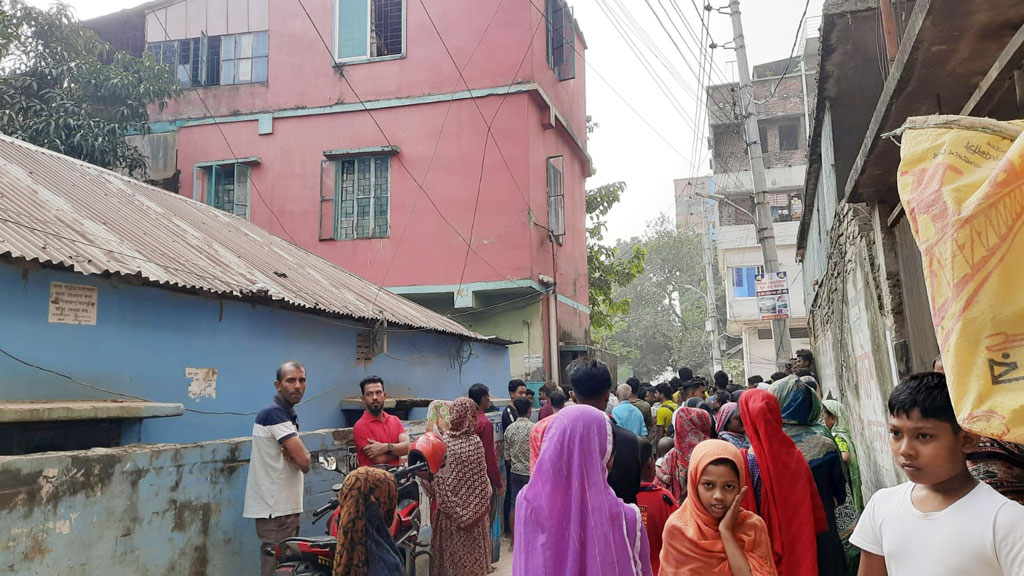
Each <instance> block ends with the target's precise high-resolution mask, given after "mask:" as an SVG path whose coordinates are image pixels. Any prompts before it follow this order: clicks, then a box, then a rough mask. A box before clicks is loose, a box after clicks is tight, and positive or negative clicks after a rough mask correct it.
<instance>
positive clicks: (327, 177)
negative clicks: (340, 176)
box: [320, 160, 338, 240]
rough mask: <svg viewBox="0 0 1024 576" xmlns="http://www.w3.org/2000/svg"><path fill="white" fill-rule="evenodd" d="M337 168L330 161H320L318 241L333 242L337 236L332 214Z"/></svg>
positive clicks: (335, 192) (335, 223)
mask: <svg viewBox="0 0 1024 576" xmlns="http://www.w3.org/2000/svg"><path fill="white" fill-rule="evenodd" d="M336 174H337V167H336V166H335V162H333V161H332V160H321V161H320V239H321V240H333V239H335V238H337V237H338V235H337V222H336V220H335V214H334V197H335V194H337V190H336V189H335V175H336Z"/></svg>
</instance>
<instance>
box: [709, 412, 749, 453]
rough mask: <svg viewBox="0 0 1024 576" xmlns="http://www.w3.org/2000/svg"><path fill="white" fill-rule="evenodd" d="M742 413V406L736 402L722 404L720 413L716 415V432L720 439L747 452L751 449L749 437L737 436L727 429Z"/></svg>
mask: <svg viewBox="0 0 1024 576" xmlns="http://www.w3.org/2000/svg"><path fill="white" fill-rule="evenodd" d="M739 411H740V405H739V404H737V403H736V402H726V403H725V404H722V407H721V408H719V409H718V413H717V414H715V432H717V433H718V437H719V438H721V439H722V440H725V441H726V442H728V443H729V444H732V445H733V446H735V447H737V448H739V449H741V450H746V449H747V448H750V442H749V441H748V440H747V437H746V436H745V435H743V434H735V433H733V432H729V431H727V430H726V429H725V427H726V426H728V425H729V420H730V419H731V418H732V417H733V414H736V413H737V412H739Z"/></svg>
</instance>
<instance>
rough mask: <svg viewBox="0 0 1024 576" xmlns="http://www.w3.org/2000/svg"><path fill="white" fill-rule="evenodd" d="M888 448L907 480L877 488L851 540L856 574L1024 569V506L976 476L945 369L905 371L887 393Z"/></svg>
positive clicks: (942, 575) (1015, 572)
mask: <svg viewBox="0 0 1024 576" xmlns="http://www.w3.org/2000/svg"><path fill="white" fill-rule="evenodd" d="M888 407H889V446H890V449H891V450H892V454H893V457H895V459H896V461H897V462H898V463H899V465H900V467H901V468H902V469H903V471H904V472H905V473H906V474H907V478H909V479H910V481H909V482H906V483H904V484H900V485H899V486H895V487H893V488H887V489H884V490H879V491H878V492H876V493H875V495H874V496H873V497H872V498H871V501H870V502H868V505H867V508H866V509H865V510H864V514H863V515H862V516H861V518H860V520H859V522H858V523H857V528H856V529H855V530H854V532H853V536H852V537H851V538H850V542H852V543H853V544H854V545H855V546H857V547H858V548H860V549H861V551H862V553H861V560H860V572H859V576H918V575H927V576H966V575H971V576H973V575H975V574H977V575H979V576H981V575H984V576H1020V575H1024V507H1022V506H1021V505H1019V504H1017V503H1016V502H1013V501H1011V500H1009V499H1007V498H1006V497H1004V496H1002V495H1001V494H999V493H998V492H996V491H995V490H993V489H992V488H991V487H989V486H988V485H987V484H984V483H981V482H978V481H977V480H976V479H975V478H974V477H973V476H971V473H970V471H969V470H968V469H967V458H966V454H967V453H968V452H969V451H970V449H971V448H972V447H973V446H974V445H975V444H976V443H977V441H978V436H976V435H975V434H972V433H970V432H967V431H966V430H963V429H962V428H960V425H959V424H958V423H957V421H956V415H955V413H954V411H953V405H952V403H951V402H950V399H949V390H948V389H947V388H946V379H945V376H944V375H942V374H937V373H932V372H929V373H923V374H914V375H911V376H908V377H907V378H906V379H905V380H904V381H903V382H902V383H900V385H899V386H897V387H896V388H895V389H894V390H893V392H892V394H891V395H890V396H889V406H888Z"/></svg>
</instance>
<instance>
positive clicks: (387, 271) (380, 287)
mask: <svg viewBox="0 0 1024 576" xmlns="http://www.w3.org/2000/svg"><path fill="white" fill-rule="evenodd" d="M504 1H505V0H501V1H500V2H498V6H497V7H496V8H495V9H494V12H493V13H492V14H491V18H490V20H488V22H487V26H485V27H484V31H483V32H482V33H481V34H480V38H479V39H478V40H477V43H476V45H475V46H474V47H473V51H472V52H471V53H470V55H469V58H468V59H467V60H466V64H465V66H469V64H470V62H472V61H473V57H474V56H476V53H477V50H479V48H480V45H481V44H482V43H483V40H484V38H485V37H486V36H487V32H488V31H489V30H490V29H491V24H493V23H494V19H495V17H496V16H497V15H498V11H499V10H500V9H501V6H502V5H503V4H504ZM423 10H424V12H427V8H426V6H423ZM427 17H428V18H430V14H429V12H427ZM430 22H431V24H432V25H433V27H434V31H435V33H437V35H438V38H439V39H440V40H441V42H442V44H444V39H443V38H441V33H440V32H439V31H438V29H437V26H436V25H434V21H433V18H430ZM314 29H316V26H315V25H314ZM539 29H540V23H538V24H537V27H536V28H535V29H534V31H533V36H531V38H530V44H529V45H528V46H527V49H526V55H529V53H530V48H531V47H532V46H533V42H534V38H535V37H536V35H537V31H538V30H539ZM319 33H320V31H319V29H317V34H319ZM321 41H323V37H322V36H321ZM325 44H326V43H325ZM445 51H446V52H447V53H448V56H449V58H450V59H451V61H452V64H453V65H454V66H455V69H456V71H457V72H458V74H459V80H461V81H462V82H463V84H465V86H466V88H467V89H468V90H469V91H470V95H472V92H473V90H472V88H470V86H469V83H468V82H466V79H465V77H464V76H463V74H462V70H461V69H460V68H459V65H458V63H456V62H455V59H454V58H453V57H452V54H451V51H449V50H448V47H447V45H445ZM331 58H332V60H333V58H334V54H333V53H332V54H331ZM525 59H526V56H525V55H524V57H523V60H522V61H521V62H520V64H519V68H517V69H516V72H515V74H513V75H512V81H511V82H510V83H509V88H508V90H506V92H505V95H503V96H502V100H501V103H502V104H504V101H505V96H507V95H508V92H509V91H510V90H511V88H512V85H513V84H514V83H515V80H516V78H517V77H518V76H519V70H520V69H522V65H523V62H525ZM457 87H458V81H456V83H455V86H453V87H452V90H451V92H452V97H451V98H449V100H448V108H447V109H446V110H445V114H444V119H443V120H442V121H441V127H440V128H439V129H438V133H437V139H436V140H435V141H434V150H433V152H432V153H431V156H430V162H429V163H428V164H427V170H426V172H425V173H424V176H423V181H424V182H426V178H427V175H429V173H430V167H431V166H433V163H434V156H435V155H436V154H437V149H438V145H439V144H440V142H441V135H442V133H443V132H444V126H445V124H446V123H447V121H448V114H449V113H450V112H451V107H452V102H453V101H454V100H455V89H456V88H457ZM472 100H473V104H474V105H475V106H476V110H477V112H478V113H479V114H480V117H481V119H483V120H484V123H485V124H487V132H488V134H489V135H490V137H491V138H493V139H494V143H495V145H497V144H498V141H497V138H494V135H493V134H492V133H491V123H488V122H487V118H486V117H485V116H484V114H483V110H481V108H480V105H479V104H478V103H477V101H476V99H475V98H473V99H472ZM500 110H501V105H500V104H499V106H498V109H497V110H496V111H495V113H494V118H497V115H498V111H500ZM492 122H493V119H492ZM486 152H487V137H486V136H485V137H484V155H483V156H484V158H486ZM498 152H499V153H500V155H501V158H502V161H503V162H505V168H506V169H507V170H508V173H509V176H511V178H512V183H513V184H515V186H516V190H517V191H518V192H519V195H520V196H522V198H523V201H524V202H525V203H526V208H527V211H528V213H531V212H532V210H533V207H532V205H531V204H530V200H529V198H528V197H527V196H525V195H524V194H523V191H522V189H521V188H520V187H519V182H518V181H516V178H515V175H514V174H513V173H512V168H511V167H510V166H509V164H508V161H507V160H505V155H504V154H503V153H501V147H500V146H499V147H498ZM480 171H481V172H480V174H481V180H480V184H482V183H483V159H481V168H480ZM479 190H480V189H479V186H478V188H477V199H478V200H479ZM419 197H420V192H417V193H416V198H415V200H414V201H413V206H412V209H410V211H409V215H408V216H407V217H406V220H405V225H404V226H403V227H402V232H401V233H400V235H399V237H398V240H397V242H396V245H395V249H394V252H392V255H391V258H390V259H389V260H388V266H387V268H386V269H385V270H384V276H383V277H382V278H381V281H380V285H378V287H377V292H376V293H375V294H374V297H373V302H374V304H376V302H377V297H378V296H379V295H380V292H381V290H383V288H384V284H385V283H386V282H387V278H388V274H390V272H391V266H392V265H393V264H394V262H395V256H396V255H397V254H398V251H399V250H400V249H401V246H402V241H403V240H404V239H405V232H406V230H407V229H408V227H409V222H410V220H412V216H413V214H415V211H416V205H417V204H418V203H419ZM473 218H474V224H475V221H476V207H474V209H473ZM470 240H472V231H471V232H470ZM468 262H469V250H468V249H467V251H466V261H465V263H464V264H463V269H462V275H460V278H459V289H461V288H462V281H463V278H464V275H465V271H466V268H465V265H466V263H468ZM506 277H507V275H506Z"/></svg>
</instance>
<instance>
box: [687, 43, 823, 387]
mask: <svg viewBox="0 0 1024 576" xmlns="http://www.w3.org/2000/svg"><path fill="white" fill-rule="evenodd" d="M817 53H818V43H817V38H806V39H805V41H804V42H803V51H802V52H801V53H800V54H801V55H800V56H797V57H795V58H793V59H792V60H789V59H784V60H778V61H774V62H768V63H766V64H760V65H757V66H754V69H753V75H752V81H753V87H754V90H753V92H754V99H755V100H757V102H758V104H757V111H758V115H759V122H758V128H759V141H760V144H761V151H762V153H763V154H764V165H765V171H766V179H767V184H768V188H767V190H768V199H769V202H770V204H771V212H772V219H773V221H774V223H775V236H776V242H777V246H778V253H779V262H780V264H781V268H782V270H785V271H787V272H788V273H789V278H790V285H791V290H790V314H791V317H790V319H789V320H790V323H789V329H790V336H791V338H792V343H793V349H794V350H796V349H799V348H805V347H807V346H808V345H809V340H808V333H807V312H806V308H805V306H804V298H803V294H802V291H801V290H793V289H792V287H794V286H797V287H799V286H801V285H802V281H801V279H800V275H801V269H800V266H799V265H798V264H797V263H796V232H797V227H798V226H799V220H800V216H801V215H802V214H803V201H802V199H801V196H802V193H803V185H804V173H805V172H806V169H807V134H808V130H807V125H808V114H809V113H810V111H811V110H813V108H814V96H813V94H811V93H809V92H808V87H809V86H811V87H813V85H814V79H815V75H816V72H817ZM707 90H708V119H709V133H710V137H709V145H710V147H711V150H712V159H713V160H712V161H713V167H714V174H713V176H712V178H711V179H710V181H709V182H708V184H709V187H710V188H711V189H712V191H713V192H714V193H715V194H720V195H723V196H726V197H727V198H729V199H730V200H731V201H732V202H733V203H735V204H737V205H739V206H740V207H741V208H742V209H743V210H746V211H747V212H751V213H752V212H753V211H754V199H753V192H754V190H753V180H752V175H751V172H750V161H749V158H748V156H747V150H746V145H745V142H744V139H743V124H742V118H741V117H740V114H739V108H740V106H739V102H740V96H739V84H737V83H730V84H719V85H713V86H708V89H707ZM697 180H700V179H699V178H689V179H682V180H677V181H676V187H677V200H676V204H677V206H676V211H677V224H679V225H681V226H682V225H684V223H685V224H686V225H689V222H690V220H691V219H696V221H697V222H699V216H697V215H691V214H690V213H691V212H694V210H696V212H697V213H699V203H694V202H692V200H690V195H689V194H679V191H680V190H684V189H685V190H688V189H691V188H692V189H696V186H697V185H696V184H694V182H695V181H697ZM688 184H689V185H688ZM717 210H718V214H717V223H716V225H715V226H714V227H713V229H714V230H715V242H716V248H717V252H718V267H719V272H720V273H721V275H722V278H723V279H724V286H723V289H724V290H725V294H726V317H727V324H726V333H728V334H731V335H734V336H737V337H739V338H741V339H742V359H743V364H744V370H745V372H746V374H747V375H748V376H751V375H754V374H760V375H762V376H765V377H767V376H769V375H770V374H771V373H773V372H775V370H776V369H775V352H774V349H773V340H772V329H771V322H770V321H768V320H760V319H759V318H760V317H759V314H758V307H757V300H756V298H755V292H754V277H755V275H756V274H758V273H759V272H761V271H763V265H764V259H763V257H762V255H761V247H760V245H759V244H758V242H757V236H756V233H755V230H754V226H753V223H752V222H751V220H750V218H749V217H748V216H747V215H746V214H744V212H743V210H740V209H737V208H736V207H734V206H731V205H729V204H727V203H724V202H719V203H717ZM694 228H695V229H697V230H699V228H697V227H694ZM736 352H737V357H739V351H736Z"/></svg>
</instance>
